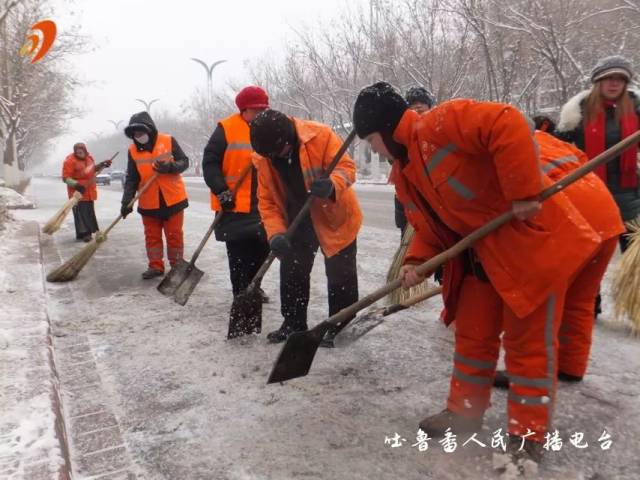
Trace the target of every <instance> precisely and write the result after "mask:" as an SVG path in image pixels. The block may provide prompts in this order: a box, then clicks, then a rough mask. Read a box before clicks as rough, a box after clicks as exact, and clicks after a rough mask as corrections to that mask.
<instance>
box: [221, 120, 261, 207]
mask: <svg viewBox="0 0 640 480" xmlns="http://www.w3.org/2000/svg"><path fill="white" fill-rule="evenodd" d="M220 125H221V126H222V128H223V129H224V137H225V139H226V141H227V148H226V150H225V151H224V157H223V158H222V174H223V175H224V180H225V182H226V183H227V186H228V187H229V190H231V191H233V189H234V187H235V185H236V183H237V181H238V179H239V178H240V175H241V173H242V171H243V170H244V169H245V168H246V166H247V165H249V163H251V156H252V154H253V148H252V147H251V138H250V134H249V124H248V123H247V122H246V121H245V120H244V118H242V115H240V114H239V113H236V114H234V115H231V116H230V117H227V118H225V119H224V120H222V121H221V122H220ZM251 177H252V175H251V174H250V173H249V174H248V175H247V176H246V177H245V178H244V180H243V181H242V185H240V187H239V188H238V190H237V192H236V195H235V207H234V208H233V210H231V211H232V212H239V213H249V212H250V211H251ZM211 210H214V211H216V212H219V211H220V210H221V207H220V201H219V200H218V197H216V195H214V194H213V193H211Z"/></svg>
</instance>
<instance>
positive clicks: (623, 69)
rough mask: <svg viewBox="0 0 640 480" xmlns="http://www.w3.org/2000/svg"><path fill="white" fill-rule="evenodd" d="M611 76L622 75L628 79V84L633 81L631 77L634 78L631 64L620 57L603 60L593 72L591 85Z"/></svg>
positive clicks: (614, 56) (615, 56)
mask: <svg viewBox="0 0 640 480" xmlns="http://www.w3.org/2000/svg"><path fill="white" fill-rule="evenodd" d="M611 75H622V76H623V77H625V78H626V79H627V82H629V81H631V77H633V67H632V66H631V62H630V61H629V60H627V59H626V58H624V57H622V56H620V55H613V56H611V57H605V58H603V59H601V60H600V61H599V62H598V63H597V64H596V66H595V67H593V70H592V71H591V83H596V82H597V81H598V80H602V79H603V78H606V77H609V76H611Z"/></svg>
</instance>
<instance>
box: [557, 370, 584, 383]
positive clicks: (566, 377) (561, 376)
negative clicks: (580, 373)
mask: <svg viewBox="0 0 640 480" xmlns="http://www.w3.org/2000/svg"><path fill="white" fill-rule="evenodd" d="M558 380H560V381H562V382H569V383H577V382H581V381H582V377H577V376H576V375H570V374H568V373H564V372H558Z"/></svg>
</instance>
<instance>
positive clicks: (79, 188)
mask: <svg viewBox="0 0 640 480" xmlns="http://www.w3.org/2000/svg"><path fill="white" fill-rule="evenodd" d="M73 189H74V190H75V191H76V192H80V193H81V194H82V195H84V192H86V191H87V187H84V186H82V185H80V184H79V183H76V184H75V185H74V186H73Z"/></svg>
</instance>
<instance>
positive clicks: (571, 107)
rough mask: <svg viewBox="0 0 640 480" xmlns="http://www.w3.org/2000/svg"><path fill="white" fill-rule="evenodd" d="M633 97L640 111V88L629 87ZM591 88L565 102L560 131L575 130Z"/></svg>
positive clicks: (559, 123) (558, 129)
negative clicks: (583, 103)
mask: <svg viewBox="0 0 640 480" xmlns="http://www.w3.org/2000/svg"><path fill="white" fill-rule="evenodd" d="M627 91H628V92H629V95H631V98H632V99H633V101H634V103H635V106H636V111H640V90H636V89H635V88H628V90H627ZM589 93H591V89H589V90H583V91H582V92H580V93H578V94H577V95H574V96H573V97H571V98H570V99H569V101H568V102H567V103H565V104H564V106H563V107H562V109H561V110H560V119H559V120H558V127H557V131H558V132H570V131H571V130H574V129H575V128H576V127H577V126H578V125H580V122H582V116H583V114H582V102H583V101H584V100H585V99H586V98H587V97H588V96H589Z"/></svg>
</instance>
